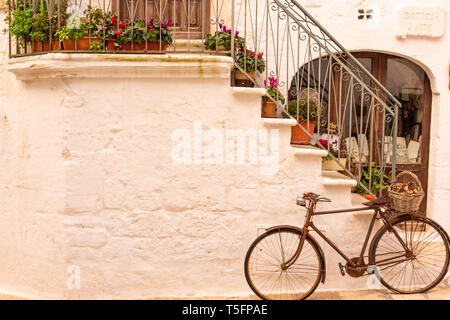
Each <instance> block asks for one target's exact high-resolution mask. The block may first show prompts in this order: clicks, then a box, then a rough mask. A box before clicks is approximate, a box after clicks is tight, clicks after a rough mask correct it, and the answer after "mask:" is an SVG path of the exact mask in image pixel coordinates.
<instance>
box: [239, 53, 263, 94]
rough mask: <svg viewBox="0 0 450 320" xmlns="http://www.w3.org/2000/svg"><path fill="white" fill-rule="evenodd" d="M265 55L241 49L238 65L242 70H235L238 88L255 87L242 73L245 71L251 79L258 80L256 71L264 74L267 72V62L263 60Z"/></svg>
mask: <svg viewBox="0 0 450 320" xmlns="http://www.w3.org/2000/svg"><path fill="white" fill-rule="evenodd" d="M263 55H264V53H263V52H260V53H256V52H255V51H251V50H248V49H246V48H244V47H240V48H239V50H238V52H237V55H236V64H237V65H238V66H239V68H240V69H238V68H235V74H234V79H235V85H236V86H238V87H254V85H255V84H254V83H253V81H252V80H250V79H249V78H248V77H247V75H245V74H244V73H243V72H242V71H241V69H242V70H244V71H245V72H246V73H247V74H248V75H249V77H250V78H251V79H253V80H255V79H256V71H258V72H260V73H262V72H264V70H266V62H265V60H264V58H263Z"/></svg>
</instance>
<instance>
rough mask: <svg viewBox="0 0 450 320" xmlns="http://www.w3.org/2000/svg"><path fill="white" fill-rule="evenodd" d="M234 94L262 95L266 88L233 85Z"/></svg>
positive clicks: (264, 93)
mask: <svg viewBox="0 0 450 320" xmlns="http://www.w3.org/2000/svg"><path fill="white" fill-rule="evenodd" d="M233 94H234V95H247V96H256V97H263V96H265V95H266V89H264V88H246V87H233Z"/></svg>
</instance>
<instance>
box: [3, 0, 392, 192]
mask: <svg viewBox="0 0 450 320" xmlns="http://www.w3.org/2000/svg"><path fill="white" fill-rule="evenodd" d="M9 9H10V10H9V13H8V18H7V20H8V23H9V53H10V57H19V56H24V55H40V54H45V53H48V52H66V53H89V52H93V53H126V54H129V53H134V54H136V53H139V54H154V53H159V54H162V53H165V52H172V53H186V52H195V53H198V54H213V55H230V56H232V57H233V58H234V61H235V72H236V73H239V72H240V73H242V74H243V75H244V76H245V78H246V79H247V80H248V81H250V82H251V83H252V84H253V85H256V86H259V87H264V88H266V89H267V96H268V99H269V100H271V101H272V102H274V103H275V104H276V106H277V109H278V111H277V116H278V117H285V118H291V119H295V120H296V121H297V128H298V130H300V131H301V132H303V133H305V135H306V137H307V138H310V139H311V141H310V142H308V143H311V144H313V145H316V146H317V147H318V148H322V149H325V150H327V151H328V157H327V158H329V159H331V160H333V161H334V162H335V163H336V164H338V166H340V168H341V169H342V170H343V171H344V172H345V173H346V174H347V175H349V176H350V177H353V178H355V179H356V180H357V181H360V183H359V186H358V188H359V189H360V190H362V191H365V192H368V193H371V194H375V193H379V192H380V191H381V190H382V189H383V185H385V184H386V179H387V177H386V176H385V174H386V173H387V172H388V171H390V174H391V175H392V176H394V175H395V168H396V149H397V148H393V147H392V146H396V145H397V143H396V139H397V118H398V108H399V106H400V103H399V102H398V101H397V100H396V99H395V98H394V97H393V96H392V94H391V93H390V92H389V91H388V90H386V88H384V87H383V86H382V85H381V84H380V83H379V82H378V81H377V80H376V79H375V78H374V77H373V76H372V74H371V73H370V72H369V71H368V70H367V69H366V68H364V66H363V65H362V64H361V63H360V62H359V61H358V60H357V59H356V58H355V57H354V56H353V55H352V54H351V53H350V52H348V51H347V50H346V49H345V48H344V47H343V46H342V45H341V44H340V43H339V42H338V41H337V40H336V39H334V38H333V37H332V36H331V35H330V33H328V31H327V30H325V28H323V27H322V26H321V25H320V23H319V22H317V21H316V20H315V19H314V18H313V17H312V16H311V15H310V14H309V13H308V12H307V11H306V10H305V9H304V8H303V7H302V6H301V5H300V4H299V2H297V1H295V0H98V1H94V0H10V2H9ZM294 130H295V129H293V132H294ZM293 143H296V141H293Z"/></svg>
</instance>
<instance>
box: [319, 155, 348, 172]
mask: <svg viewBox="0 0 450 320" xmlns="http://www.w3.org/2000/svg"><path fill="white" fill-rule="evenodd" d="M338 161H339V163H340V164H341V165H342V167H341V166H340V165H338V164H337V163H336V162H335V161H334V160H326V159H324V158H322V170H323V171H343V170H344V169H343V168H345V165H346V164H347V159H346V158H340V159H338Z"/></svg>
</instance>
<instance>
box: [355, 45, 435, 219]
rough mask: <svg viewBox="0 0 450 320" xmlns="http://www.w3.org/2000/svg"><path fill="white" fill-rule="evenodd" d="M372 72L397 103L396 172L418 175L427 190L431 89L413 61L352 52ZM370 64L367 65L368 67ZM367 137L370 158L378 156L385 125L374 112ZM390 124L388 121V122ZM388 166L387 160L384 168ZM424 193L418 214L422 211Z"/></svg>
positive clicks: (424, 206)
mask: <svg viewBox="0 0 450 320" xmlns="http://www.w3.org/2000/svg"><path fill="white" fill-rule="evenodd" d="M353 55H354V56H355V57H356V58H357V59H358V60H359V61H360V62H361V63H362V64H363V65H365V67H366V68H367V69H368V70H369V71H370V72H371V73H372V75H373V76H374V77H375V78H376V79H377V80H378V81H379V82H380V83H381V84H382V85H383V86H385V87H386V88H387V89H388V90H389V91H390V92H391V93H392V94H393V95H394V96H395V97H396V98H397V99H398V100H399V101H400V102H401V103H402V108H400V110H399V121H398V135H397V140H398V141H397V144H398V148H397V161H396V163H397V166H396V168H397V174H398V173H400V172H402V171H405V170H407V171H411V172H413V173H414V174H415V175H417V176H418V178H419V180H420V182H421V184H422V187H423V189H424V191H425V195H426V193H427V187H428V165H429V145H430V124H431V88H430V81H429V79H428V76H427V75H426V73H425V71H423V69H421V68H420V67H419V66H417V65H416V64H414V63H413V62H411V61H409V60H407V59H404V58H401V57H397V56H393V55H387V54H381V53H373V52H362V53H354V54H353ZM369 65H370V68H368V66H369ZM373 125H374V128H373V129H374V130H371V134H370V135H369V137H368V143H369V145H372V154H374V156H375V157H374V159H379V157H378V155H377V152H379V149H378V148H379V145H380V143H381V138H382V135H383V132H388V131H389V130H388V129H387V128H386V126H387V125H388V124H386V123H385V122H384V120H383V119H381V118H380V117H379V115H378V118H377V119H375V121H374V124H373ZM389 125H390V124H389ZM391 166H392V165H391V163H389V162H388V164H387V167H388V168H390V167H391ZM426 204H427V199H426V196H425V198H424V200H423V201H422V203H421V206H420V209H419V213H420V214H422V215H425V214H426Z"/></svg>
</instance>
